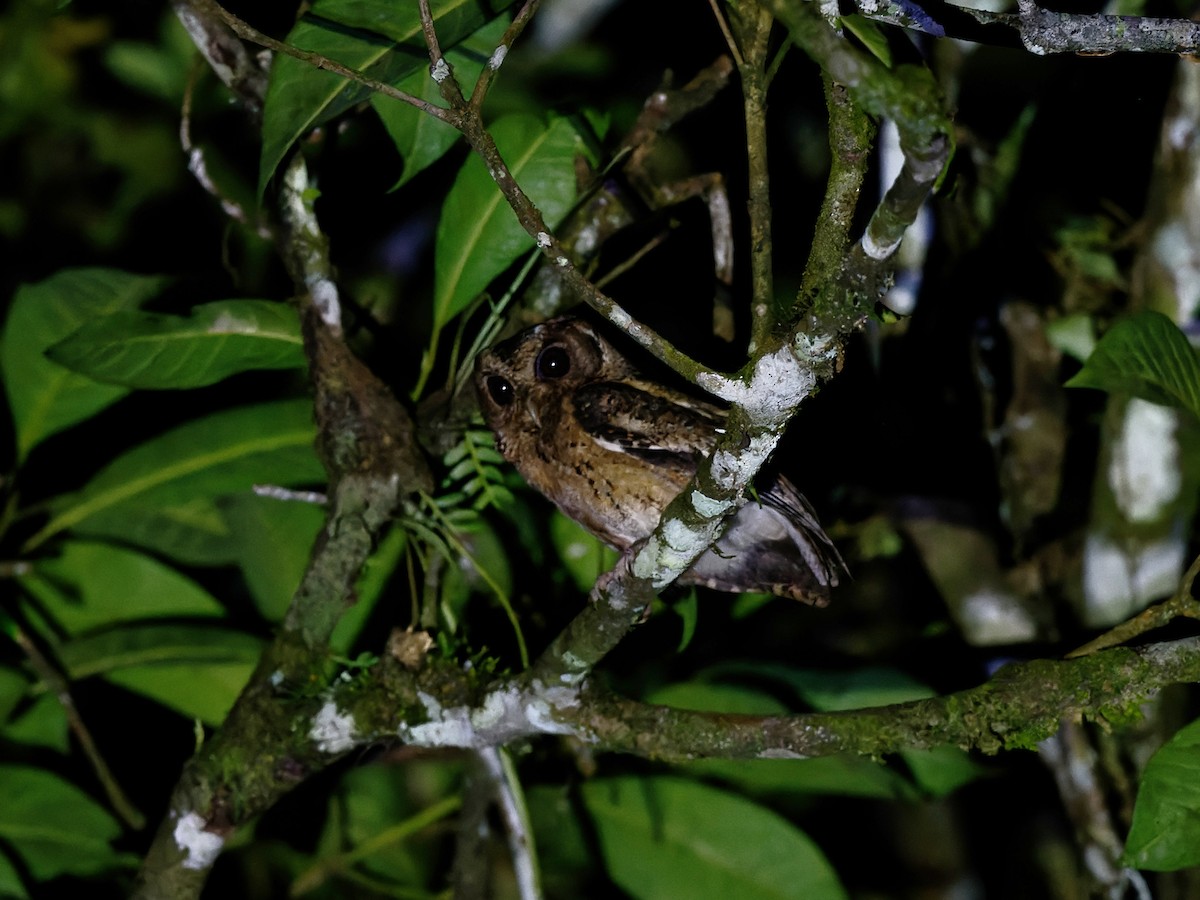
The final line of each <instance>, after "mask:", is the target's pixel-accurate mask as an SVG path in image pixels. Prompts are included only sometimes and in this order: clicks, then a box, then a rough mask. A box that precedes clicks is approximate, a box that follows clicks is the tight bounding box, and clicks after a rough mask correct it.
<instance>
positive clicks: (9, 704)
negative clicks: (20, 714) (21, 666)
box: [0, 666, 32, 724]
mask: <svg viewBox="0 0 1200 900" xmlns="http://www.w3.org/2000/svg"><path fill="white" fill-rule="evenodd" d="M30 687H32V683H31V682H30V680H29V679H28V678H27V677H26V676H25V675H23V674H22V673H20V672H18V671H17V670H16V669H10V668H8V667H6V666H0V724H3V723H4V722H6V721H7V720H8V717H9V716H10V715H12V713H13V710H15V709H16V708H17V704H19V703H20V702H21V701H22V700H24V699H25V695H26V694H28V693H29V689H30Z"/></svg>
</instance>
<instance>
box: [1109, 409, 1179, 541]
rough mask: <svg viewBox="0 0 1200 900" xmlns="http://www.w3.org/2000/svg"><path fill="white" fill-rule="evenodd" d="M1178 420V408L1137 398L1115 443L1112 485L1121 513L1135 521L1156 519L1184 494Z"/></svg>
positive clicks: (1110, 475)
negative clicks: (1180, 492) (1182, 492)
mask: <svg viewBox="0 0 1200 900" xmlns="http://www.w3.org/2000/svg"><path fill="white" fill-rule="evenodd" d="M1177 427H1178V418H1177V416H1176V414H1175V412H1174V411H1173V410H1170V409H1168V408H1167V407H1165V406H1159V405H1157V404H1155V403H1149V402H1147V401H1145V400H1138V399H1136V398H1135V399H1132V400H1130V401H1129V405H1128V406H1126V407H1125V418H1124V421H1123V422H1122V423H1121V433H1120V434H1119V435H1118V436H1117V439H1116V441H1115V442H1114V443H1113V450H1112V459H1111V460H1110V461H1109V465H1108V483H1109V487H1110V488H1111V489H1112V492H1113V497H1114V498H1115V499H1116V501H1117V506H1118V507H1119V508H1120V510H1121V514H1122V515H1123V516H1125V518H1126V519H1128V520H1129V521H1130V522H1154V521H1157V520H1159V519H1161V518H1162V517H1163V515H1164V514H1166V513H1167V511H1168V509H1169V507H1170V506H1171V504H1173V503H1174V502H1175V500H1176V498H1177V497H1178V496H1179V491H1180V489H1181V487H1182V476H1181V475H1180V471H1179V470H1180V466H1179V442H1178V441H1177V440H1176V436H1175V432H1176V429H1177Z"/></svg>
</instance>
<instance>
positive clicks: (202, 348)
mask: <svg viewBox="0 0 1200 900" xmlns="http://www.w3.org/2000/svg"><path fill="white" fill-rule="evenodd" d="M48 355H49V356H50V358H51V359H53V360H54V361H55V362H57V363H59V364H61V365H63V366H66V367H67V368H68V369H71V370H72V371H75V372H78V373H80V374H81V375H86V376H87V377H88V378H91V379H93V380H94V381H104V382H108V383H110V384H119V385H124V386H125V387H130V388H149V389H161V388H194V387H204V386H205V385H209V384H213V383H215V382H217V381H220V380H221V379H223V378H227V377H229V376H230V375H234V374H236V373H238V372H245V371H248V370H251V369H290V368H299V367H300V366H303V365H304V347H303V341H302V340H301V338H300V321H299V318H298V317H297V315H296V311H295V309H293V308H292V307H291V306H288V305H287V304H286V303H278V302H271V301H268V300H223V301H220V302H217V303H204V304H201V305H199V306H196V307H195V308H194V309H193V310H192V311H191V314H190V315H188V316H171V315H164V314H162V313H151V312H141V311H139V310H123V311H121V312H116V313H113V314H112V315H108V316H104V317H102V318H98V319H94V320H92V321H90V322H86V323H84V325H83V326H82V327H81V328H79V329H78V330H77V331H76V332H75V333H74V334H72V335H71V336H70V337H68V338H67V339H66V340H63V341H60V342H59V343H57V344H55V345H54V346H53V347H51V348H50V350H49V351H48Z"/></svg>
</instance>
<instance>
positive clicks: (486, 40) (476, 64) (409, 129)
mask: <svg viewBox="0 0 1200 900" xmlns="http://www.w3.org/2000/svg"><path fill="white" fill-rule="evenodd" d="M507 27H508V20H507V18H506V17H501V18H498V19H495V20H494V21H492V22H489V23H488V24H487V25H484V26H483V27H482V28H480V29H479V30H478V31H476V32H475V33H474V34H473V35H471V36H470V37H469V38H467V39H466V40H465V41H463V42H462V44H461V45H459V46H458V47H456V48H455V49H454V50H451V51H450V52H449V53H447V54H446V61H447V62H448V63H449V64H450V67H451V69H453V70H454V75H455V77H456V78H457V79H458V82H459V84H461V85H462V89H463V91H464V92H465V93H467V94H468V95H469V94H470V91H471V89H472V86H473V85H474V84H475V81H476V80H477V79H478V78H479V73H480V72H482V71H483V67H484V65H485V64H486V63H487V61H488V59H490V58H491V55H492V53H493V52H494V51H495V49H496V46H497V45H498V44H499V43H500V39H501V38H502V37H503V36H504V31H505V29H506V28H507ZM396 87H398V88H400V90H402V91H405V92H406V93H409V94H412V95H413V96H414V97H420V98H421V99H422V100H426V101H428V102H429V103H433V104H436V105H439V106H440V105H444V103H445V101H443V100H442V96H441V91H440V89H439V87H438V84H437V82H436V81H434V80H433V79H432V78H430V77H429V73H428V72H427V71H425V69H424V68H421V69H418V70H417V71H415V72H413V73H412V74H411V75H409V76H408V77H407V78H403V79H401V80H400V81H399V82H398V83H397V84H396ZM371 106H372V107H373V108H374V109H375V112H376V113H378V114H379V118H380V121H382V122H383V127H384V128H386V129H387V131H388V134H389V135H390V136H391V138H392V143H393V144H395V145H396V150H397V151H398V152H399V153H400V156H401V157H402V158H403V159H404V171H403V172H402V173H401V175H400V178H399V180H397V182H396V184H395V185H394V186H393V188H392V189H393V190H395V189H396V188H398V187H400V186H401V185H403V184H405V183H407V182H408V181H410V180H412V178H413V176H414V175H416V174H417V173H419V172H421V171H422V170H423V169H425V168H427V167H428V166H430V165H432V164H433V163H435V162H437V161H438V160H439V159H441V158H442V156H443V155H445V153H446V151H447V150H449V149H450V148H451V147H453V146H454V145H455V143H457V141H458V139H459V137H460V135H459V132H458V130H457V129H456V128H454V127H453V126H451V125H448V124H446V123H445V122H443V121H441V120H440V119H435V118H434V117H433V116H431V115H428V114H427V113H425V112H422V111H421V110H419V109H417V108H416V107H415V106H413V105H412V104H411V103H404V102H403V101H400V100H396V99H394V98H392V97H386V96H384V95H383V94H372V95H371Z"/></svg>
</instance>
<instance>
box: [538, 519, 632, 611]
mask: <svg viewBox="0 0 1200 900" xmlns="http://www.w3.org/2000/svg"><path fill="white" fill-rule="evenodd" d="M550 540H551V542H552V543H553V544H554V550H555V552H556V553H557V554H558V558H559V559H560V560H562V564H563V566H564V567H565V568H566V570H567V573H568V574H569V575H570V576H571V580H572V581H573V582H575V587H576V588H577V589H578V590H580V591H581V592H583V593H587V592H588V591H590V590H591V589H592V585H594V584H595V583H596V579H597V578H599V577H600V576H601V575H603V574H604V573H605V572H607V571H608V570H609V569H611V568H612V567H613V565H614V564H615V563H616V561H617V558H618V557H619V556H620V554H618V553H617V551H616V550H614V549H612V548H611V547H609V546H607V545H606V544H605V543H604V542H603V541H601V540H600V539H599V538H597V537H593V536H592V535H591V534H589V533H588V532H587V531H585V530H584V527H583V526H582V525H580V524H579V523H578V522H576V521H575V520H574V519H568V518H567V517H566V516H565V515H563V514H562V513H561V512H559V511H558V510H555V511H554V515H553V516H552V517H551V519H550Z"/></svg>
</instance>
